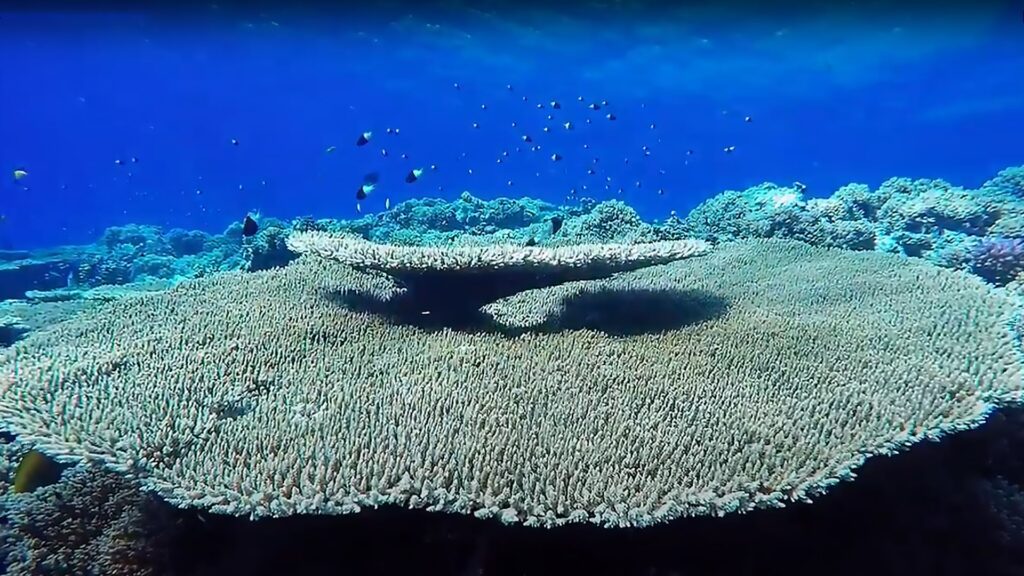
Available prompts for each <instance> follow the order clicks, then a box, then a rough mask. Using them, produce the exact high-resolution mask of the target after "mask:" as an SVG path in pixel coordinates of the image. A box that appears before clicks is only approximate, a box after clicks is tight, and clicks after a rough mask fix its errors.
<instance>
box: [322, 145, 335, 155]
mask: <svg viewBox="0 0 1024 576" xmlns="http://www.w3.org/2000/svg"><path fill="white" fill-rule="evenodd" d="M337 149H338V147H337V146H328V147H327V149H326V150H324V152H325V153H327V154H330V153H331V152H334V151H335V150H337Z"/></svg>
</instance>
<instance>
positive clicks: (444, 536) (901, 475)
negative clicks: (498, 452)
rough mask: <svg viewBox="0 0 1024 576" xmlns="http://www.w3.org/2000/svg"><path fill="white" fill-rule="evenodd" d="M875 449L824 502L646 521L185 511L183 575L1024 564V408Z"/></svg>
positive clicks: (716, 571)
mask: <svg viewBox="0 0 1024 576" xmlns="http://www.w3.org/2000/svg"><path fill="white" fill-rule="evenodd" d="M1011 415H1012V416H1013V418H1012V420H1011V419H1008V418H1005V417H1004V414H998V413H997V414H996V415H995V416H994V417H993V421H991V422H990V423H988V424H986V425H985V426H984V427H983V428H982V429H979V430H974V431H969V432H966V433H964V434H960V435H957V436H954V437H950V438H947V439H945V440H943V441H942V442H926V443H923V444H919V445H917V446H915V447H913V448H911V449H910V450H909V451H907V452H905V453H903V454H900V455H897V456H895V457H878V458H874V459H872V460H870V461H869V462H868V463H867V464H866V465H865V466H864V467H862V468H861V469H860V470H859V472H858V476H859V478H858V479H857V480H855V481H853V482H845V483H842V484H840V485H838V486H835V487H834V488H833V489H832V490H831V491H830V492H829V493H828V494H827V495H825V496H822V497H820V498H819V499H818V500H817V501H816V502H815V503H813V504H791V505H790V506H788V507H786V508H783V509H776V510H762V511H757V512H752V513H748V514H738V515H730V516H726V517H723V518H705V517H701V518H689V519H681V520H677V521H675V522H673V523H670V524H667V525H660V526H655V527H651V528H646V529H603V528H598V527H594V526H589V525H583V526H568V527H563V528H556V529H543V528H524V527H521V526H503V525H501V524H500V523H498V522H497V521H494V520H492V521H481V520H476V519H473V518H471V517H466V516H461V515H451V514H442V513H429V512H424V511H407V510H402V509H397V508H383V509H379V510H368V511H364V512H361V513H359V514H355V515H351V516H339V517H291V518H282V519H274V520H260V521H256V522H250V521H247V520H245V519H239V518H231V517H221V516H213V515H204V516H203V519H202V520H200V519H199V518H198V516H197V515H196V514H195V513H194V512H184V511H182V512H181V514H182V515H183V516H185V519H184V520H183V521H182V522H183V525H182V528H184V529H183V530H180V531H179V533H180V534H181V536H180V539H179V541H177V542H176V543H175V550H176V551H178V553H175V554H172V555H171V557H172V558H174V559H175V562H176V564H177V565H176V566H175V570H174V571H173V573H174V574H180V575H190V576H207V575H210V576H212V575H223V574H248V575H262V574H268V575H269V574H303V575H304V576H316V575H320V574H340V573H347V574H348V573H351V574H417V575H435V574H436V575H451V576H469V575H472V576H505V575H508V576H513V575H515V576H536V575H547V574H551V575H559V576H564V575H567V574H617V575H618V574H623V575H638V576H641V575H642V576H670V575H672V576H682V575H716V576H739V575H744V576H745V575H751V574H786V575H788V576H802V575H813V576H821V575H822V574H830V575H834V576H863V575H865V574H870V575H872V576H886V575H894V576H895V575H900V576H906V575H910V574H913V575H919V574H927V575H929V576H932V575H949V576H953V575H956V576H967V575H971V576H989V575H993V576H994V575H1002V574H1005V575H1007V576H1009V575H1011V574H1024V465H1022V463H1021V462H1020V460H1019V459H1018V458H1013V455H1015V454H1018V453H1020V451H1021V450H1024V431H1022V429H1021V428H1022V423H1024V417H1022V415H1021V413H1020V411H1017V412H1015V413H1012V412H1011Z"/></svg>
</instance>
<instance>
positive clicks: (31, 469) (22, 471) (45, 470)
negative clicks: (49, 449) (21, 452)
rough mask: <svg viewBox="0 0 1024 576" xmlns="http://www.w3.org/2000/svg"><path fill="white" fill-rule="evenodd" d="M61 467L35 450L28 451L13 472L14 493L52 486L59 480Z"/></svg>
mask: <svg viewBox="0 0 1024 576" xmlns="http://www.w3.org/2000/svg"><path fill="white" fill-rule="evenodd" d="M60 473H61V467H60V465H59V464H57V462H55V461H54V460H53V459H52V458H50V457H49V456H47V455H46V454H43V453H42V452H39V451H37V450H29V451H28V453H26V454H25V456H24V457H22V459H21V462H20V463H18V469H17V470H15V472H14V493H15V494H21V493H23V492H31V491H33V490H35V489H36V488H41V487H43V486H48V485H50V484H53V483H54V482H56V481H57V480H58V479H59V478H60Z"/></svg>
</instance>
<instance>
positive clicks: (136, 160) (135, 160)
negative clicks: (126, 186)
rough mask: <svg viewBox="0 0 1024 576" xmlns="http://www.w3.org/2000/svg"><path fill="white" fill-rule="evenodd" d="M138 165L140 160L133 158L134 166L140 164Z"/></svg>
mask: <svg viewBox="0 0 1024 576" xmlns="http://www.w3.org/2000/svg"><path fill="white" fill-rule="evenodd" d="M138 163H139V159H138V158H136V157H135V156H132V164H138Z"/></svg>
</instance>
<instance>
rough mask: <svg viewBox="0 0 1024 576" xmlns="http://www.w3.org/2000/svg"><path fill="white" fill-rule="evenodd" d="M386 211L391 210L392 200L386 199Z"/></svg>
mask: <svg viewBox="0 0 1024 576" xmlns="http://www.w3.org/2000/svg"><path fill="white" fill-rule="evenodd" d="M384 209H385V210H391V198H385V199H384Z"/></svg>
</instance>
